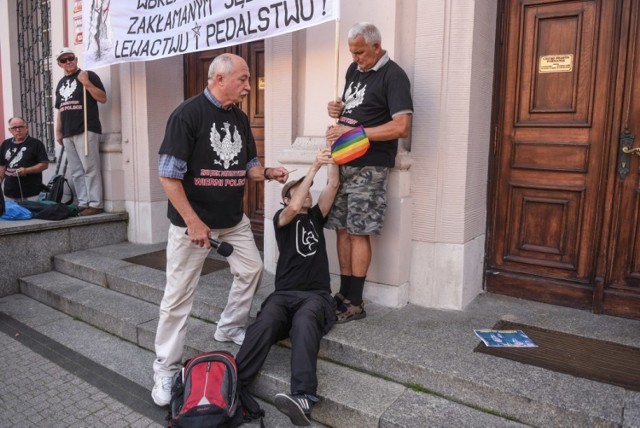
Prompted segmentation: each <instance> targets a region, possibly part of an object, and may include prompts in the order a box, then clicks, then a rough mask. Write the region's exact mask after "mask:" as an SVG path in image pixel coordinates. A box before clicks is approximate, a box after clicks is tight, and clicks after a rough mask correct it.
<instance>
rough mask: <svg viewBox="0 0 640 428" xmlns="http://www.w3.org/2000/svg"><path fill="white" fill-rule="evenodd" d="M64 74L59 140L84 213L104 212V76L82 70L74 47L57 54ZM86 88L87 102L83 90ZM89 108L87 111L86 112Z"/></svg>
mask: <svg viewBox="0 0 640 428" xmlns="http://www.w3.org/2000/svg"><path fill="white" fill-rule="evenodd" d="M55 58H56V61H57V62H58V66H60V68H62V69H63V70H64V77H63V78H62V79H60V81H59V82H58V86H57V87H56V103H55V108H56V109H58V115H57V120H56V141H57V142H58V143H59V144H64V149H65V151H66V152H67V159H69V169H70V170H71V181H72V182H73V186H74V188H75V190H76V194H77V196H78V209H79V210H80V215H81V216H88V215H94V214H100V213H102V212H103V211H104V209H103V201H102V171H101V169H100V134H102V125H101V124H100V114H99V112H98V103H102V104H104V103H106V102H107V94H106V92H105V90H104V86H103V85H102V81H101V80H100V77H98V75H97V74H96V73H94V72H93V71H86V70H80V68H78V58H77V57H76V56H75V54H74V52H73V51H72V50H71V49H70V48H66V47H65V48H62V49H61V50H59V51H58V52H57V53H56V55H55ZM84 90H86V105H85V101H84V94H83V91H84ZM85 109H86V114H85ZM85 118H86V120H87V126H86V129H87V154H86V155H85V135H84V132H85V123H84V121H85Z"/></svg>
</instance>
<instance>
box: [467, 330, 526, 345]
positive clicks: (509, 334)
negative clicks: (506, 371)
mask: <svg viewBox="0 0 640 428" xmlns="http://www.w3.org/2000/svg"><path fill="white" fill-rule="evenodd" d="M473 331H474V333H475V334H476V336H478V337H479V338H480V340H482V342H483V343H484V344H485V346H491V347H512V348H537V347H538V345H536V344H535V343H534V342H533V340H531V338H530V337H529V336H527V335H526V333H525V332H524V331H522V330H488V329H486V330H473Z"/></svg>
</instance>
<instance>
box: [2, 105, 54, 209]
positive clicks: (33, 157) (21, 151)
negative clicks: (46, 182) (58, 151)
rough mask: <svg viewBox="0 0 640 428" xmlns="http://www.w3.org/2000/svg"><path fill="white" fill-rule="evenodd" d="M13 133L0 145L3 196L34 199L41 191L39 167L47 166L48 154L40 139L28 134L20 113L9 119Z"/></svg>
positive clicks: (15, 199) (9, 198) (11, 198)
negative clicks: (19, 115) (18, 115)
mask: <svg viewBox="0 0 640 428" xmlns="http://www.w3.org/2000/svg"><path fill="white" fill-rule="evenodd" d="M9 131H10V132H11V134H12V135H13V137H12V138H8V139H6V140H4V141H3V142H2V145H0V183H3V182H4V195H5V197H6V198H7V200H10V201H11V200H13V201H20V200H30V201H37V200H38V197H39V195H40V192H41V191H42V171H44V170H45V169H47V168H48V167H49V156H48V155H47V150H46V149H45V147H44V144H43V143H42V141H40V140H38V139H36V138H33V137H31V136H29V127H28V126H27V123H26V122H25V121H24V119H22V118H21V117H12V118H11V119H9Z"/></svg>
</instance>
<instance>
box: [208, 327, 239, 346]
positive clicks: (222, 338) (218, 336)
mask: <svg viewBox="0 0 640 428" xmlns="http://www.w3.org/2000/svg"><path fill="white" fill-rule="evenodd" d="M236 331H237V333H236V334H235V335H233V336H232V335H230V334H228V333H225V332H224V331H222V330H220V329H219V328H217V329H216V332H215V333H214V334H213V338H214V339H215V340H217V341H218V342H233V343H235V344H236V345H242V342H244V334H245V330H244V329H243V328H238V329H236Z"/></svg>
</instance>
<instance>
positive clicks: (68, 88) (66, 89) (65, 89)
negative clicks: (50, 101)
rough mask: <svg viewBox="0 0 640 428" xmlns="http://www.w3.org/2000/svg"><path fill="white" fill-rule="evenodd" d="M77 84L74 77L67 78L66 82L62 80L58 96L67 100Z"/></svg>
mask: <svg viewBox="0 0 640 428" xmlns="http://www.w3.org/2000/svg"><path fill="white" fill-rule="evenodd" d="M77 86H78V82H76V80H75V79H73V80H67V81H66V82H64V84H63V85H62V86H61V87H60V96H61V97H62V98H63V100H64V101H68V100H69V97H71V95H72V94H73V93H74V92H75V90H76V87H77Z"/></svg>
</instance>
